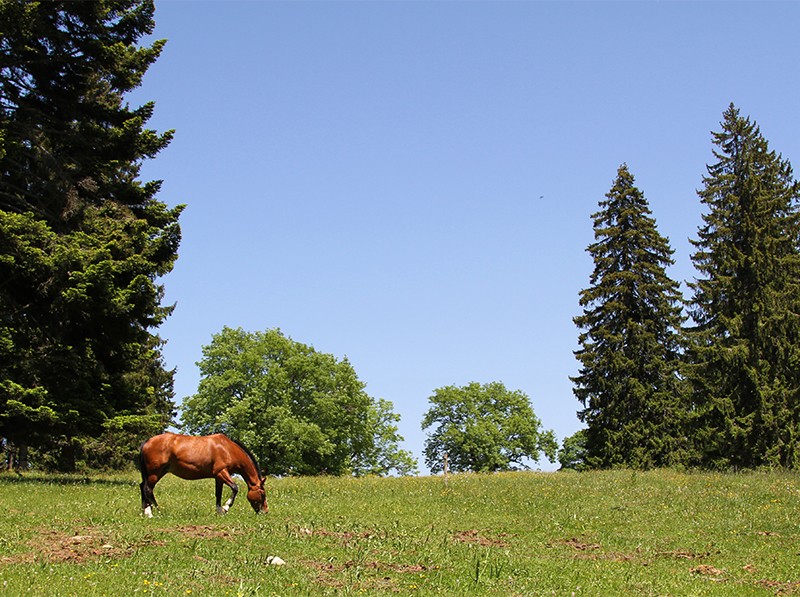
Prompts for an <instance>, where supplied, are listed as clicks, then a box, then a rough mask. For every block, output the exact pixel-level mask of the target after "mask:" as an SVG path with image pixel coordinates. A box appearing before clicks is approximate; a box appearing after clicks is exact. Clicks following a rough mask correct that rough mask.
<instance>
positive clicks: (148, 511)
mask: <svg viewBox="0 0 800 597" xmlns="http://www.w3.org/2000/svg"><path fill="white" fill-rule="evenodd" d="M142 514H143V515H144V517H145V518H153V509H152V508H151V507H150V506H147V508H145V509H144V512H142Z"/></svg>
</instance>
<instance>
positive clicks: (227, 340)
mask: <svg viewBox="0 0 800 597" xmlns="http://www.w3.org/2000/svg"><path fill="white" fill-rule="evenodd" d="M199 366H200V373H201V375H202V378H201V380H200V385H199V387H198V389H197V393H196V394H194V395H193V396H190V397H188V398H186V399H185V400H184V402H183V405H182V407H181V416H182V421H183V428H184V430H186V431H188V432H189V433H200V434H207V433H215V432H223V433H226V434H228V435H229V436H230V437H232V438H235V439H238V440H241V441H243V442H244V443H245V444H246V445H247V446H248V447H249V448H250V449H251V450H252V451H253V453H254V454H255V455H256V456H257V457H258V459H259V462H260V463H261V465H262V466H263V467H264V468H265V469H266V470H267V471H268V472H269V473H271V474H280V475H286V474H299V475H316V474H322V473H325V474H331V475H341V474H356V475H363V474H386V473H389V472H390V471H395V472H398V473H400V474H409V473H411V472H413V471H414V470H415V468H416V467H415V463H414V461H413V458H412V457H411V455H410V454H409V453H408V452H406V451H405V450H401V449H400V448H399V442H400V441H402V437H400V435H399V434H398V433H397V427H396V425H395V423H396V422H397V420H398V417H397V416H396V415H395V414H394V413H393V412H392V408H391V403H390V402H388V401H385V400H378V401H375V400H374V399H373V398H371V397H370V396H369V395H368V394H367V393H366V392H365V384H364V383H363V382H362V381H360V380H359V379H358V376H357V375H356V372H355V370H354V369H353V367H352V365H351V364H350V363H349V362H348V361H347V359H342V360H338V359H336V358H335V357H334V356H333V355H331V354H326V353H321V352H318V351H316V350H315V349H314V348H313V347H311V346H307V345H305V344H302V343H300V342H296V341H294V340H292V339H291V338H288V337H286V336H284V335H283V334H282V333H281V332H280V330H276V329H272V330H267V331H265V332H254V333H253V332H246V331H244V330H242V329H241V328H238V329H232V328H227V327H226V328H224V329H223V330H222V331H221V332H220V333H218V334H215V335H214V336H213V338H212V340H211V343H210V344H209V345H207V346H205V347H203V359H202V360H201V361H200V363H199Z"/></svg>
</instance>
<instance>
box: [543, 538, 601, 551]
mask: <svg viewBox="0 0 800 597" xmlns="http://www.w3.org/2000/svg"><path fill="white" fill-rule="evenodd" d="M554 545H565V546H566V547H571V548H572V549H575V550H577V551H592V550H595V549H600V544H599V543H588V542H587V541H584V540H583V539H578V538H577V537H572V538H571V539H559V540H557V541H551V542H549V543H548V544H547V546H548V547H553V546H554Z"/></svg>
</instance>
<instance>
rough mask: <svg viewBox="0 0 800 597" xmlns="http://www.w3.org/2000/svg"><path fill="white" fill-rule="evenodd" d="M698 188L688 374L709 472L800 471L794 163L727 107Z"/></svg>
mask: <svg viewBox="0 0 800 597" xmlns="http://www.w3.org/2000/svg"><path fill="white" fill-rule="evenodd" d="M721 126H722V131H721V132H719V133H714V134H713V142H714V145H715V146H716V149H715V150H714V156H715V158H716V159H717V162H716V163H714V164H713V165H710V166H708V175H707V176H706V177H704V179H703V188H702V189H701V190H700V191H698V194H699V196H700V199H701V201H702V203H703V205H704V206H705V207H706V209H707V212H706V213H705V214H704V215H703V225H702V226H701V227H700V228H699V231H698V238H697V240H693V241H692V242H693V245H694V246H695V248H696V252H695V253H694V254H693V255H692V260H693V262H694V264H695V267H696V269H697V270H698V272H699V274H700V277H699V278H698V279H697V280H696V281H695V282H694V283H693V284H691V288H692V290H693V293H694V294H693V297H692V299H691V301H690V314H691V316H692V318H693V320H694V324H695V325H694V327H692V328H691V329H689V330H687V336H688V338H689V340H690V351H689V359H688V361H689V365H688V367H687V377H688V378H689V379H690V380H691V382H692V388H693V401H694V404H695V408H694V410H695V413H696V419H695V425H696V428H695V436H696V438H697V441H698V447H699V449H700V452H701V460H700V462H701V463H702V464H704V465H707V466H721V467H755V466H760V465H771V466H774V465H781V466H791V467H794V466H797V465H798V462H799V461H798V456H800V453H799V452H798V441H799V440H800V427H799V425H798V424H799V423H800V416H799V415H800V413H798V390H799V389H800V376H799V375H798V374H799V372H800V367H799V366H800V350H799V349H800V343H799V342H800V315H799V314H800V287H799V286H798V283H799V282H800V247H799V246H798V239H800V222H799V221H798V205H797V200H798V193H799V192H800V186H799V185H798V183H797V182H796V181H795V180H794V179H793V175H792V168H791V165H790V164H789V162H788V161H786V160H784V159H782V157H781V156H780V155H778V154H776V153H775V152H774V151H771V150H770V149H769V147H768V144H767V141H766V140H765V139H764V137H763V136H762V135H761V132H760V130H759V128H758V126H757V125H756V124H755V123H754V122H751V121H750V119H749V118H744V117H742V116H741V115H740V113H739V110H738V109H737V108H735V107H734V106H733V104H731V106H730V107H729V108H728V110H727V111H726V112H725V114H724V119H723V121H722V123H721Z"/></svg>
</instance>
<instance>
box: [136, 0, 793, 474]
mask: <svg viewBox="0 0 800 597" xmlns="http://www.w3.org/2000/svg"><path fill="white" fill-rule="evenodd" d="M156 22H157V29H156V34H155V37H156V38H166V39H168V40H169V41H168V43H167V45H166V48H165V50H164V52H163V54H162V57H161V59H160V60H159V61H158V62H157V63H156V64H155V65H154V66H153V67H152V68H151V69H150V71H149V73H148V75H147V76H146V78H145V81H144V84H143V86H142V88H141V89H140V90H138V91H137V92H136V94H135V95H133V96H131V98H130V101H131V102H132V103H134V104H138V103H141V102H142V101H144V100H154V101H155V102H156V112H155V116H154V117H153V119H152V120H151V122H150V125H151V126H152V127H153V128H156V129H158V130H161V131H163V130H167V129H173V128H174V129H176V136H175V140H174V141H173V143H172V144H171V145H170V147H169V148H168V149H166V150H164V151H163V152H162V153H161V154H159V156H158V157H157V158H156V159H155V160H153V161H151V162H149V163H148V164H147V165H146V167H145V168H144V170H143V177H144V178H146V179H163V180H164V185H163V189H162V192H161V195H160V198H161V199H162V200H163V201H165V202H167V203H168V204H170V205H174V204H177V203H186V204H188V207H187V209H186V211H185V212H184V215H183V216H182V219H181V224H182V229H183V242H182V244H181V248H180V258H179V260H178V262H177V264H176V266H175V269H174V271H173V272H172V273H171V274H170V275H169V276H167V277H166V278H165V279H164V283H165V285H166V298H165V302H166V303H173V302H176V303H177V308H176V310H175V312H174V314H173V316H172V317H171V318H170V319H169V321H168V322H167V323H166V324H165V325H163V326H162V327H161V328H160V330H159V333H160V335H161V336H162V337H163V338H165V339H166V340H168V344H167V346H166V348H165V351H164V353H165V358H166V362H167V366H168V367H177V375H176V378H175V381H176V384H175V389H176V397H177V399H178V400H179V401H180V400H181V399H182V398H183V397H185V396H188V395H191V394H193V393H195V391H196V389H197V383H198V381H199V372H198V369H197V367H196V362H197V361H198V360H200V358H201V348H202V346H203V345H206V344H208V343H209V342H210V340H211V336H212V335H213V334H215V333H217V332H219V331H220V330H221V329H222V328H223V326H231V327H242V328H244V329H245V330H248V331H262V330H265V329H268V328H273V327H279V328H280V329H281V330H283V332H284V333H285V334H287V335H288V336H291V337H292V338H293V339H295V340H297V341H299V342H303V343H306V344H311V345H313V346H314V347H315V348H316V349H317V350H320V351H322V352H328V353H332V354H334V355H335V356H337V357H338V358H342V357H345V356H347V358H348V359H349V360H350V362H351V363H352V364H353V366H354V368H355V370H356V372H357V373H358V375H359V378H360V379H361V380H362V381H364V382H365V383H366V384H367V392H368V393H369V394H370V395H371V396H373V397H375V398H378V397H382V398H386V399H388V400H391V401H392V402H393V403H394V407H395V411H396V412H398V413H399V414H400V415H402V421H401V423H400V431H401V434H402V435H403V436H404V437H405V438H406V441H405V444H404V446H405V447H406V448H407V449H409V450H411V451H412V452H413V453H414V454H415V455H416V456H417V457H418V458H419V460H420V465H421V466H422V465H423V459H422V448H423V445H424V441H425V434H424V433H423V432H422V431H421V430H420V421H421V419H422V416H423V414H424V412H425V411H426V410H427V409H428V398H429V396H431V394H432V393H433V391H434V390H435V389H436V388H439V387H442V386H446V385H451V384H455V385H464V384H467V383H469V382H471V381H477V382H481V383H485V382H490V381H501V382H503V383H504V384H505V385H506V387H508V388H510V389H514V390H521V391H523V392H524V393H526V394H527V395H528V396H529V397H530V399H531V402H532V404H533V407H534V410H535V412H536V413H537V415H538V416H539V418H540V419H541V420H542V422H543V425H544V427H545V428H548V429H553V430H554V431H555V433H556V435H557V436H558V438H559V441H560V440H562V439H563V438H564V437H566V436H568V435H571V434H572V433H574V432H575V431H576V430H577V429H579V428H580V426H581V424H580V423H579V421H578V420H577V418H576V414H575V413H576V410H578V408H579V407H580V405H579V403H578V402H577V401H576V400H575V398H574V396H573V394H572V384H571V382H570V380H569V376H570V375H574V374H575V373H576V372H577V361H576V360H575V358H574V356H573V351H574V350H575V349H576V348H577V336H578V330H577V329H576V328H575V326H574V324H573V322H572V318H573V317H574V316H575V315H577V314H579V313H580V308H579V306H578V293H579V291H580V290H581V289H582V288H585V287H586V286H587V285H588V283H589V274H590V273H591V270H592V262H591V259H590V257H589V256H588V254H587V253H586V247H587V246H588V245H589V243H591V242H592V240H593V230H592V225H591V217H590V216H591V214H592V213H594V212H595V211H597V209H598V201H600V200H602V199H603V198H604V195H605V193H606V192H608V190H609V189H610V187H611V184H612V182H613V179H614V177H615V175H616V170H617V167H618V166H619V165H620V164H621V163H623V162H626V163H627V164H628V166H629V167H630V170H631V172H632V173H633V174H634V176H635V177H636V182H637V186H638V187H639V188H640V189H641V190H642V191H643V192H644V194H645V196H646V197H647V198H648V200H649V202H650V206H651V208H652V210H653V215H654V217H655V219H656V221H657V224H658V227H659V231H660V232H661V233H662V234H663V235H665V236H667V237H668V238H669V239H670V242H671V244H672V247H673V248H674V249H675V260H676V265H675V267H674V268H672V269H671V270H670V274H671V275H672V277H673V278H674V279H676V280H679V281H685V280H688V279H691V278H692V277H693V275H694V271H693V269H692V264H691V261H690V253H691V247H690V244H689V242H688V239H689V238H690V237H691V238H694V237H695V236H696V231H697V227H698V225H699V224H700V221H701V220H700V216H701V205H700V203H699V200H698V198H697V195H696V190H697V189H698V188H700V186H701V180H702V176H703V174H704V173H705V166H706V164H708V163H712V162H713V156H712V153H711V151H712V144H711V135H710V131H712V130H718V129H719V122H720V120H721V118H722V113H723V111H724V110H725V109H726V108H727V106H728V104H729V103H730V102H734V103H735V104H736V105H737V106H738V107H739V108H740V109H741V111H742V113H743V114H746V115H750V116H751V117H752V118H753V119H754V120H755V121H756V122H758V124H759V125H760V126H761V130H762V133H763V134H764V136H765V137H766V138H767V139H768V140H769V142H770V144H771V147H772V148H773V149H776V150H777V151H779V152H780V153H782V154H783V156H784V157H785V158H788V159H789V160H790V161H791V162H792V163H793V164H794V165H795V166H797V167H800V122H799V121H798V95H799V93H798V92H800V85H798V77H797V72H798V64H800V42H798V36H797V24H798V23H800V3H796V2H783V3H770V2H752V3H750V2H691V3H690V2H614V3H607V2H558V3H557V2H400V1H398V2H378V1H376V2H335V1H332V2H259V1H249V2H231V1H226V2H222V1H205V2H192V1H177V0H160V1H159V0H157V2H156ZM542 468H544V469H545V470H549V469H552V468H554V466H553V465H549V464H548V463H547V462H546V461H543V462H542Z"/></svg>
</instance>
